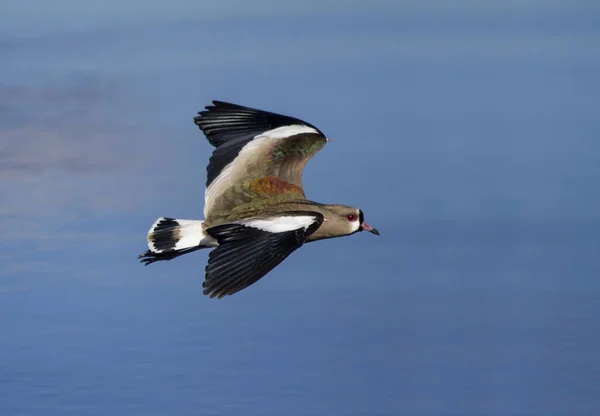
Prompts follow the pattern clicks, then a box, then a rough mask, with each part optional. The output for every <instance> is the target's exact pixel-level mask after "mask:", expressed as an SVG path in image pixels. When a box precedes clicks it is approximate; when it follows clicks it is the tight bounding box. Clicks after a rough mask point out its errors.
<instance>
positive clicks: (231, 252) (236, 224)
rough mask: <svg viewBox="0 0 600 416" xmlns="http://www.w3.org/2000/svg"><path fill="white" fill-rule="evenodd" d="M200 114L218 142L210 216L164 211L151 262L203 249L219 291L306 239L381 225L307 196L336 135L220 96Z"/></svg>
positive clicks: (147, 256) (209, 278)
mask: <svg viewBox="0 0 600 416" xmlns="http://www.w3.org/2000/svg"><path fill="white" fill-rule="evenodd" d="M205 108H206V111H201V112H199V113H198V116H196V117H195V118H194V123H195V124H196V125H197V126H198V127H199V128H200V129H201V130H202V132H203V133H204V135H205V136H206V138H207V139H208V141H209V143H210V144H211V145H212V146H214V147H215V150H214V151H213V153H212V156H211V157H210V160H209V163H208V168H207V179H206V190H205V193H204V220H181V219H174V218H165V217H161V218H158V219H157V220H156V221H155V222H154V224H152V227H150V230H149V231H148V251H146V252H145V253H143V254H141V255H140V256H139V258H140V259H141V262H143V263H145V264H146V265H148V264H151V263H154V262H156V261H160V260H171V259H174V258H176V257H179V256H182V255H184V254H187V253H191V252H194V251H196V250H199V249H203V248H210V247H216V248H215V249H214V250H213V251H211V252H210V254H209V258H208V264H207V266H206V270H205V272H206V276H205V281H204V283H203V285H202V286H203V288H204V294H205V295H209V296H210V297H211V298H214V297H217V298H222V297H224V296H227V295H232V294H234V293H236V292H238V291H240V290H242V289H245V288H247V287H248V286H250V285H252V284H253V283H255V282H256V281H258V280H259V279H260V278H262V277H263V276H264V275H266V274H267V273H269V272H270V271H271V270H272V269H273V268H274V267H275V266H277V265H278V264H279V263H281V262H282V261H283V260H284V259H285V258H286V257H288V256H289V255H290V254H291V253H292V252H293V251H294V250H296V249H298V248H300V247H301V246H302V245H303V244H304V243H309V242H312V241H317V240H323V239H326V238H335V237H342V236H346V235H350V234H354V233H356V232H359V231H369V232H371V233H373V234H375V235H379V232H378V231H377V230H376V229H375V228H373V227H371V226H370V225H368V224H367V223H366V222H365V220H364V215H363V212H362V211H361V210H359V209H357V208H353V207H350V206H347V205H338V204H321V203H318V202H313V201H310V200H308V199H306V196H305V194H304V189H303V187H302V172H303V170H304V166H305V165H306V163H307V162H308V161H309V160H310V158H311V157H313V156H314V155H315V154H316V153H317V152H318V151H319V150H321V148H323V146H325V144H326V143H327V142H328V139H327V138H326V137H325V135H324V134H323V132H322V131H321V130H319V129H318V128H316V127H315V126H313V125H311V124H309V123H307V122H305V121H302V120H300V119H297V118H294V117H288V116H284V115H281V114H275V113H271V112H267V111H262V110H258V109H254V108H249V107H242V106H239V105H235V104H231V103H225V102H221V101H213V105H209V106H207V107H205Z"/></svg>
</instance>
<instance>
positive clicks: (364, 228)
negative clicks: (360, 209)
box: [360, 222, 380, 235]
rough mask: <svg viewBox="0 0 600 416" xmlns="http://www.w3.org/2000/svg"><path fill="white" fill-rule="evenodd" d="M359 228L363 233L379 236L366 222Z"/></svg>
mask: <svg viewBox="0 0 600 416" xmlns="http://www.w3.org/2000/svg"><path fill="white" fill-rule="evenodd" d="M360 228H362V229H363V231H368V232H370V233H373V234H375V235H380V234H379V231H377V230H376V229H375V228H373V227H371V226H370V225H369V224H367V223H366V222H363V223H362V224H361V225H360Z"/></svg>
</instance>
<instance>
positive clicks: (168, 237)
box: [148, 217, 218, 253]
mask: <svg viewBox="0 0 600 416" xmlns="http://www.w3.org/2000/svg"><path fill="white" fill-rule="evenodd" d="M203 222H204V221H198V220H177V219H174V218H163V217H161V218H159V219H157V220H156V221H155V222H154V224H152V227H150V230H149V231H148V249H149V250H150V251H151V252H152V253H165V252H170V251H177V250H184V249H188V248H192V247H198V246H205V247H210V246H217V245H218V244H217V241H216V240H215V239H214V238H212V237H210V236H208V235H206V234H205V233H204V229H203V227H202V224H203Z"/></svg>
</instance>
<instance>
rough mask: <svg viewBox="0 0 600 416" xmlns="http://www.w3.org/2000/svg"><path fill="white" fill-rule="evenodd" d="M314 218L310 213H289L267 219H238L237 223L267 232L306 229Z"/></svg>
mask: <svg viewBox="0 0 600 416" xmlns="http://www.w3.org/2000/svg"><path fill="white" fill-rule="evenodd" d="M316 220H317V219H316V217H313V216H312V215H289V216H282V217H274V218H269V219H253V220H245V221H239V224H243V225H245V226H246V227H252V228H256V229H259V230H262V231H267V232H269V233H283V232H286V231H294V230H299V229H300V228H304V229H305V230H306V229H307V228H308V227H310V226H311V225H312V224H313V223H314V222H315V221H316Z"/></svg>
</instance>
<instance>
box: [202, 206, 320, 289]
mask: <svg viewBox="0 0 600 416" xmlns="http://www.w3.org/2000/svg"><path fill="white" fill-rule="evenodd" d="M322 223H323V215H321V214H320V213H317V212H310V211H306V212H299V211H294V212H281V213H279V214H278V215H277V216H273V217H263V218H250V219H246V220H243V221H237V222H235V223H229V224H221V225H216V226H214V227H211V228H208V229H207V230H206V232H207V233H208V234H209V235H211V236H212V237H214V238H216V239H217V241H218V242H219V246H218V247H217V248H216V249H214V250H213V251H212V252H211V253H210V254H209V258H208V265H207V266H206V279H205V281H204V283H203V284H202V286H203V287H204V294H205V295H210V297H211V298H213V297H215V296H216V297H218V298H222V297H223V296H226V295H232V294H234V293H235V292H238V291H240V290H242V289H244V288H246V287H248V286H250V285H251V284H253V283H254V282H256V281H257V280H259V279H260V278H261V277H263V276H264V275H266V274H267V273H268V272H269V271H271V270H272V269H273V268H274V267H275V266H277V265H278V264H279V263H281V262H282V261H283V260H284V259H285V258H286V257H287V256H289V255H290V254H291V253H292V252H293V251H294V250H296V249H297V248H299V247H300V246H302V244H304V243H305V242H306V239H307V237H308V236H309V235H310V234H312V233H313V232H315V230H316V229H317V228H319V227H320V226H321V224H322Z"/></svg>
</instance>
